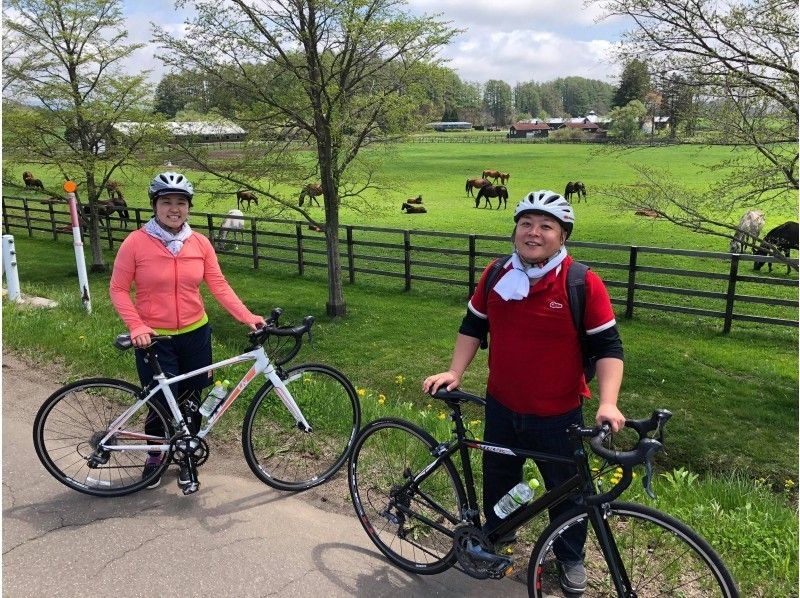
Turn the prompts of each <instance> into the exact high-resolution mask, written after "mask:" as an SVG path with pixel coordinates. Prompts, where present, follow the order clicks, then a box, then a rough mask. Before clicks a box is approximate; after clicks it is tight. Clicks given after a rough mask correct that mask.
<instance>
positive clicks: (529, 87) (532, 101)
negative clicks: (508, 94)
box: [514, 81, 542, 114]
mask: <svg viewBox="0 0 800 598" xmlns="http://www.w3.org/2000/svg"><path fill="white" fill-rule="evenodd" d="M514 108H516V109H517V112H527V113H528V114H539V112H540V111H541V110H542V102H541V100H540V98H539V89H538V87H537V85H536V83H534V82H533V81H528V82H526V83H517V84H516V85H515V86H514Z"/></svg>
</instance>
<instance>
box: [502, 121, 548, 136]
mask: <svg viewBox="0 0 800 598" xmlns="http://www.w3.org/2000/svg"><path fill="white" fill-rule="evenodd" d="M549 132H550V125H548V124H547V123H545V122H542V121H540V120H539V119H533V120H521V121H519V122H516V123H514V124H513V125H511V127H510V128H509V130H508V137H509V138H510V139H523V138H527V137H547V135H548V134H549Z"/></svg>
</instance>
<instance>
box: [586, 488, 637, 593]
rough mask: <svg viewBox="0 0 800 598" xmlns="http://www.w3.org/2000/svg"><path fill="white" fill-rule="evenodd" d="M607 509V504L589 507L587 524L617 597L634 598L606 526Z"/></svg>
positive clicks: (609, 529) (615, 546) (611, 535)
mask: <svg viewBox="0 0 800 598" xmlns="http://www.w3.org/2000/svg"><path fill="white" fill-rule="evenodd" d="M609 509H610V507H609V505H608V504H602V505H597V506H593V507H589V510H588V516H589V522H590V524H591V526H592V528H593V529H594V532H595V534H596V536H597V541H598V544H599V545H600V550H601V551H602V553H603V557H604V558H605V561H606V564H607V565H608V569H609V574H610V575H611V580H612V581H613V582H614V588H615V589H616V590H617V596H619V597H620V598H635V597H636V593H635V592H633V591H632V589H631V581H630V579H629V578H628V572H627V571H626V570H625V565H624V564H623V562H622V558H621V557H620V554H619V549H618V548H617V543H616V542H615V541H614V536H613V534H612V533H611V527H610V526H609V524H608V511H609Z"/></svg>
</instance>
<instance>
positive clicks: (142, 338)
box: [131, 332, 153, 349]
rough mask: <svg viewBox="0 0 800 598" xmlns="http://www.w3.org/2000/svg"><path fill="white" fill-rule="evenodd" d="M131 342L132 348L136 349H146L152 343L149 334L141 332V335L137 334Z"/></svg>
mask: <svg viewBox="0 0 800 598" xmlns="http://www.w3.org/2000/svg"><path fill="white" fill-rule="evenodd" d="M131 342H132V343H133V346H134V347H136V348H137V349H145V348H146V347H149V346H150V344H151V343H152V342H153V341H152V339H151V338H150V333H149V332H143V333H142V334H139V335H137V336H132V337H131Z"/></svg>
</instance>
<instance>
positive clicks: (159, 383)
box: [98, 347, 312, 452]
mask: <svg viewBox="0 0 800 598" xmlns="http://www.w3.org/2000/svg"><path fill="white" fill-rule="evenodd" d="M247 361H254V362H255V363H253V365H252V366H251V367H250V369H249V370H248V371H247V372H246V373H245V375H244V376H243V377H242V379H241V380H240V381H239V382H238V383H237V384H236V386H234V387H233V388H232V389H231V391H230V393H228V396H227V397H226V398H225V401H224V402H223V403H222V404H221V405H219V406H218V407H217V408H216V409H215V410H214V412H213V413H212V414H211V417H209V418H208V420H207V421H206V424H205V426H204V427H203V428H202V429H201V430H200V431H199V432H198V433H197V437H198V438H201V439H202V438H205V437H206V436H207V435H208V434H209V432H211V429H212V428H213V427H214V425H215V424H216V423H217V421H219V419H220V418H221V417H222V415H223V414H224V413H225V412H226V411H227V410H228V409H229V408H230V406H231V405H232V404H233V402H234V401H235V400H236V399H237V398H238V397H239V396H240V395H241V393H242V392H243V391H244V390H245V389H246V388H247V386H248V385H249V384H250V382H252V381H253V379H254V378H255V377H256V376H258V375H259V374H262V373H263V374H264V377H265V378H266V379H267V380H269V381H270V382H272V384H273V385H274V386H275V390H276V393H277V395H278V396H279V397H280V399H281V402H283V404H284V405H285V406H286V408H287V409H288V410H289V412H290V413H291V414H292V416H293V417H294V418H295V421H296V422H297V427H298V428H299V429H301V430H303V431H304V432H311V431H312V428H311V426H310V425H309V423H308V422H307V421H306V419H305V417H304V416H303V414H302V412H301V411H300V408H299V407H298V406H297V403H296V402H295V400H294V398H293V397H292V395H291V393H290V392H289V390H288V389H287V388H286V385H285V384H284V382H283V380H281V378H280V376H279V375H278V372H277V370H276V369H275V366H274V365H273V363H272V362H271V361H270V359H269V357H267V354H266V351H264V348H263V347H257V348H256V349H253V350H252V351H248V352H247V353H242V354H241V355H237V356H236V357H231V358H229V359H224V360H222V361H218V362H216V363H212V364H211V365H208V366H204V367H202V368H198V369H196V370H193V371H191V372H187V373H185V374H180V375H178V376H173V377H170V378H167V376H166V374H164V373H163V372H162V371H161V368H160V367H157V370H158V371H157V373H155V374H154V375H153V381H154V382H156V386H154V387H153V388H151V389H150V391H149V392H147V393H146V395H145V396H143V397H142V398H140V399H139V400H138V401H136V402H135V403H134V404H133V405H131V406H130V407H129V408H128V409H127V410H126V411H125V412H124V413H122V414H121V415H120V416H119V417H118V418H117V419H115V420H114V421H113V422H112V424H111V425H110V426H109V428H108V432H107V433H106V435H105V436H104V437H103V438H102V440H101V441H100V442H99V443H98V444H99V445H100V446H102V447H103V449H104V450H109V451H113V450H125V451H131V450H139V451H148V452H158V451H160V452H167V451H169V450H170V445H169V444H147V443H145V444H142V445H141V446H136V445H133V446H132V445H129V444H128V445H122V446H120V445H115V444H107V443H108V442H109V441H110V440H111V439H112V438H118V437H124V438H137V439H141V440H144V441H148V440H149V441H154V440H160V438H159V437H153V436H149V435H147V434H140V433H134V432H126V431H125V430H123V429H122V426H123V425H124V424H125V422H126V421H128V419H129V418H130V416H131V415H133V414H134V413H136V412H137V411H138V410H139V409H141V408H142V406H143V405H144V404H145V403H147V402H148V401H150V399H152V398H153V397H154V396H155V395H156V394H157V393H159V392H162V393H164V397H165V398H166V402H167V406H168V407H169V410H170V413H171V414H172V417H173V418H174V419H175V422H177V428H178V429H177V430H176V433H177V434H178V435H190V432H189V428H188V427H187V425H186V421H185V419H184V417H183V414H182V413H181V410H180V407H179V406H178V402H177V401H176V400H175V395H174V394H173V392H172V388H171V386H172V385H173V384H178V383H179V382H182V381H183V380H187V379H189V378H193V377H195V376H199V375H201V374H205V373H207V372H210V371H211V370H214V369H217V368H223V367H227V366H230V365H235V364H237V363H243V362H247ZM143 394H144V393H143Z"/></svg>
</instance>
